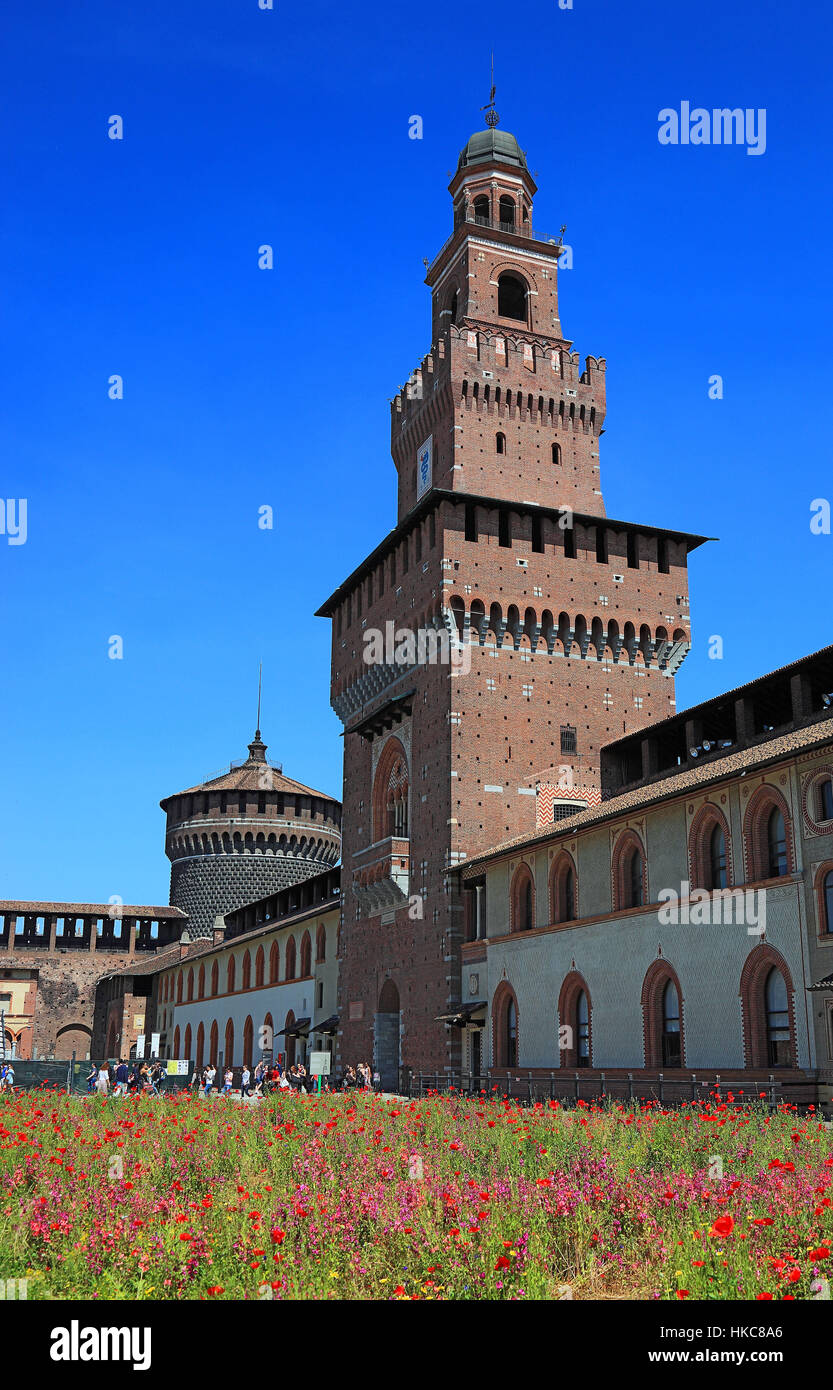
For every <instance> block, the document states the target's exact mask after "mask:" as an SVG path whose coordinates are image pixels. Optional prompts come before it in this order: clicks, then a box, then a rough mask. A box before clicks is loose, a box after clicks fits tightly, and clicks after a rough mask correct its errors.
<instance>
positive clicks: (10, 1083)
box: [0, 1062, 14, 1091]
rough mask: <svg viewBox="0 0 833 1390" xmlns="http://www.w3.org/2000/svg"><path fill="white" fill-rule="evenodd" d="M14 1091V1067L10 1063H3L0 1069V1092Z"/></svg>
mask: <svg viewBox="0 0 833 1390" xmlns="http://www.w3.org/2000/svg"><path fill="white" fill-rule="evenodd" d="M13 1090H14V1067H13V1066H12V1064H11V1062H4V1063H3V1065H2V1067H0V1091H13Z"/></svg>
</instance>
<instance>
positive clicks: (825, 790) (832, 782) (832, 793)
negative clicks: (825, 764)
mask: <svg viewBox="0 0 833 1390" xmlns="http://www.w3.org/2000/svg"><path fill="white" fill-rule="evenodd" d="M816 799H817V807H816V810H817V815H818V819H819V820H820V821H826V820H833V777H822V779H821V781H820V782H818V783H817V784H816Z"/></svg>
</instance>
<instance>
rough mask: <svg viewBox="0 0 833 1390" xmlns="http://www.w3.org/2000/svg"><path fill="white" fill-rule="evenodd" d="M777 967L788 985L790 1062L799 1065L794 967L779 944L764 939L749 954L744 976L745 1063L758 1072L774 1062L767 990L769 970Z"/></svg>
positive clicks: (742, 976)
mask: <svg viewBox="0 0 833 1390" xmlns="http://www.w3.org/2000/svg"><path fill="white" fill-rule="evenodd" d="M773 969H775V970H780V972H781V975H782V976H783V979H784V984H785V985H786V989H787V1011H788V1016H789V1030H790V1058H791V1063H790V1064H791V1065H792V1066H794V1067H795V1066H797V1065H798V1063H797V1056H798V1052H797V1048H796V1036H795V989H794V986H793V980H792V975H791V974H790V968H789V966H788V965H787V962H786V961H785V960H784V957H783V956H782V955H781V953H780V951H776V950H775V947H774V946H770V945H769V943H768V942H762V943H761V944H760V945H759V946H756V947H755V948H754V949H753V950H752V951H750V953H749V955H748V956H747V957H746V961H745V963H744V966H743V970H742V971H741V977H740V1008H741V1021H742V1024H743V1062H744V1066H745V1067H747V1068H749V1069H750V1070H754V1071H766V1070H768V1069H769V1068H770V1066H771V1065H772V1064H771V1063H770V1061H769V1048H768V1040H767V1017H766V999H765V997H764V990H765V988H766V982H767V979H768V978H769V972H770V970H773Z"/></svg>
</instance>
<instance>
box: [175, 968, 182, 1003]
mask: <svg viewBox="0 0 833 1390" xmlns="http://www.w3.org/2000/svg"><path fill="white" fill-rule="evenodd" d="M176 1002H177V1004H181V1003H182V971H181V970H180V972H179V974H178V975H177V977H176Z"/></svg>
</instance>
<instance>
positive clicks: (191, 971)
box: [187, 966, 194, 1004]
mask: <svg viewBox="0 0 833 1390" xmlns="http://www.w3.org/2000/svg"><path fill="white" fill-rule="evenodd" d="M187 996H188V1003H189V1004H190V1003H191V1001H192V1000H193V998H194V967H193V966H191V967H190V968H189V970H188V990H187Z"/></svg>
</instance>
